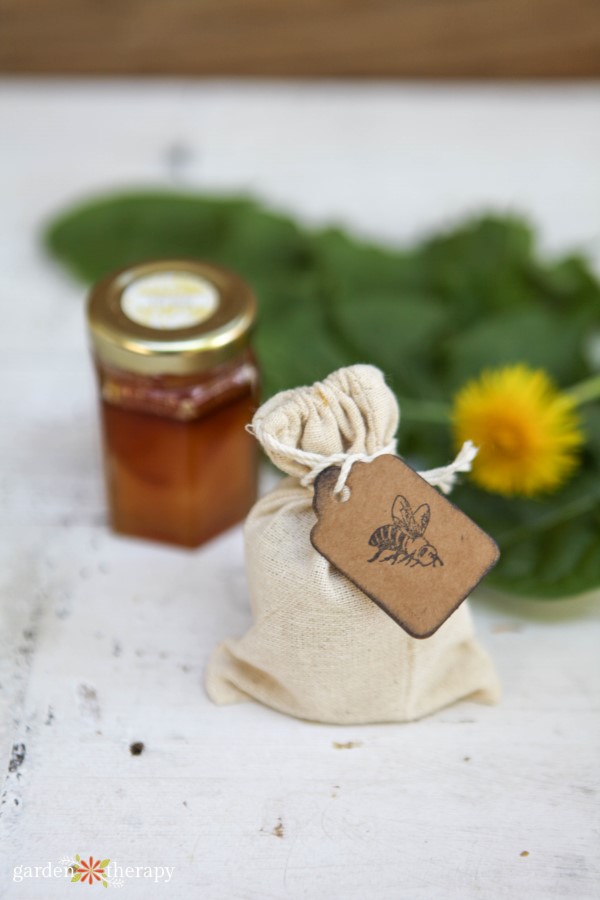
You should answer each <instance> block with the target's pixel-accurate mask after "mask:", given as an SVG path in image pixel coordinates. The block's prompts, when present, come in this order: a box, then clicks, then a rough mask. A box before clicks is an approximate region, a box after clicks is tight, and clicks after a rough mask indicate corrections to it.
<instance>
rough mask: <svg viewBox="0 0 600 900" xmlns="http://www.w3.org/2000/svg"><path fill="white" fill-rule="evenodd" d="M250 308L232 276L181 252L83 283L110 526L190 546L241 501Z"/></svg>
mask: <svg viewBox="0 0 600 900" xmlns="http://www.w3.org/2000/svg"><path fill="white" fill-rule="evenodd" d="M156 275H158V276H160V277H159V279H157V278H156V277H155V276H156ZM129 286H133V291H131V290H130V291H129V292H128V291H127V288H128V287H129ZM205 288H206V290H205ZM182 298H183V301H184V302H181V300H182ZM254 309H255V306H254V298H253V297H252V294H251V292H250V291H249V288H248V287H247V286H246V285H245V284H244V283H243V282H241V281H240V280H239V279H237V278H236V276H234V275H232V274H231V273H228V272H226V271H225V270H223V269H220V268H217V267H213V266H209V265H207V264H200V263H190V262H186V261H168V262H163V263H150V264H145V265H144V266H141V267H135V268H134V269H128V270H123V271H121V272H119V273H116V274H115V275H113V276H110V277H109V279H105V281H104V282H102V283H101V284H100V285H99V286H98V287H97V288H96V289H95V291H94V292H92V296H91V299H90V307H89V316H90V328H91V333H92V342H93V347H94V355H95V358H96V368H97V373H98V379H99V385H100V396H101V414H102V432H103V445H104V457H105V474H106V483H107V492H108V503H109V516H110V522H111V525H112V527H113V528H114V529H115V530H116V531H118V532H120V533H123V534H129V535H135V536H138V537H143V538H149V539H152V540H158V541H167V542H170V543H174V544H179V545H181V546H185V547H197V546H199V545H200V544H202V543H203V542H204V541H206V540H208V539H210V538H211V537H214V536H215V535H217V534H219V533H220V532H221V531H223V530H224V529H226V528H228V527H230V526H231V525H234V524H235V523H236V522H239V521H240V520H241V519H243V518H244V517H245V515H246V513H247V512H248V510H249V509H250V507H251V505H252V504H253V502H254V500H255V497H256V468H257V461H256V449H255V445H256V442H255V441H254V440H253V439H252V437H251V436H250V435H249V434H247V433H246V431H245V425H246V424H247V423H248V422H249V421H250V420H251V418H252V415H253V413H254V410H255V409H256V406H257V403H258V372H257V368H256V364H255V361H254V357H253V354H252V352H251V350H250V349H249V346H248V334H249V331H250V327H251V325H252V322H253V321H254ZM107 310H108V311H107ZM107 321H108V323H109V327H107V326H106V322H107Z"/></svg>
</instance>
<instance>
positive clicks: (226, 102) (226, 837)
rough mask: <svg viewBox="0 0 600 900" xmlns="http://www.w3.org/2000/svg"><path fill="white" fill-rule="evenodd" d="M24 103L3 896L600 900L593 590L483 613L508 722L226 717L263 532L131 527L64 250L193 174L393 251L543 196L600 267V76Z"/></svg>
mask: <svg viewBox="0 0 600 900" xmlns="http://www.w3.org/2000/svg"><path fill="white" fill-rule="evenodd" d="M0 89H1V94H0V131H1V133H2V142H1V145H0V153H1V161H2V165H1V167H0V180H1V191H0V197H1V206H0V300H1V306H0V315H1V317H2V319H1V325H0V411H1V414H0V465H1V468H0V498H1V506H0V559H1V565H0V585H1V588H0V591H1V594H0V618H1V622H2V631H1V650H2V653H1V658H0V676H1V677H0V737H1V742H0V753H1V757H2V759H3V760H4V762H3V765H4V764H5V763H6V762H7V761H8V759H9V757H10V753H11V747H12V745H13V744H21V743H23V744H25V746H26V756H25V758H24V761H23V762H22V764H21V765H19V766H18V767H16V769H15V766H16V764H17V763H18V759H15V762H14V763H13V769H15V771H12V772H10V773H9V774H8V778H7V780H6V784H5V786H4V792H3V794H2V807H1V811H2V820H1V825H0V828H1V829H2V831H1V842H0V847H1V848H2V850H1V855H2V868H1V869H0V885H1V887H0V895H1V896H2V897H6V898H11V900H12V898H38V897H40V898H41V897H43V898H44V900H48V898H55V897H63V896H65V895H68V896H71V894H72V895H73V896H75V893H76V892H77V891H80V890H81V887H80V886H78V885H69V886H68V887H67V885H66V883H65V882H63V881H59V880H49V879H37V880H33V879H31V880H25V881H23V882H20V883H15V882H14V881H13V880H12V872H13V867H14V866H16V865H22V866H36V865H37V866H44V865H46V864H47V863H48V862H52V863H53V864H55V863H57V862H58V860H59V859H60V858H61V857H62V856H65V855H70V854H74V853H76V852H79V853H81V854H85V855H89V854H92V855H94V856H95V857H96V858H102V857H110V858H111V859H112V860H116V861H117V862H118V863H119V864H120V865H122V866H175V872H174V874H173V877H172V879H171V881H170V883H169V884H168V885H167V884H164V883H159V884H154V883H153V882H149V881H147V880H144V879H128V880H127V881H126V883H125V885H124V886H123V887H122V888H121V890H122V896H126V897H132V898H138V897H139V898H147V897H150V896H167V895H168V896H170V897H174V898H188V897H198V898H200V897H201V898H203V900H238V898H240V900H242V898H243V900H259V898H260V900H271V898H273V900H274V898H277V900H279V898H311V900H312V898H338V897H340V898H341V897H348V898H367V900H370V898H377V900H379V898H386V900H387V898H394V900H395V898H406V900H419V898H438V897H439V898H450V900H452V898H457V900H458V898H460V900H468V898H494V900H502V898H507V900H508V898H510V900H513V898H516V897H528V898H531V900H537V898H539V900H552V898H559V897H560V898H562V897H565V898H566V897H572V898H577V900H586V898H592V897H597V896H598V894H599V882H598V858H597V833H598V825H599V821H598V802H597V793H596V790H597V786H598V784H597V774H598V771H597V769H598V746H599V743H600V742H599V727H598V717H597V706H598V696H597V685H598V674H599V671H598V669H599V667H598V632H599V628H598V620H599V616H598V609H597V603H595V602H594V598H587V599H583V600H581V599H580V600H577V601H571V602H569V603H554V604H548V605H535V604H532V603H526V602H518V601H515V600H511V601H507V600H502V599H497V598H496V599H492V598H490V597H485V596H481V597H479V598H478V599H476V601H475V603H474V612H475V618H476V621H477V625H478V629H479V633H480V636H481V639H482V641H483V642H484V643H485V644H486V645H487V647H488V648H489V649H490V651H491V652H492V654H493V656H494V658H495V660H496V663H497V666H498V669H499V671H500V675H501V678H502V682H503V686H504V698H503V701H502V703H501V705H500V706H498V707H497V708H485V707H480V706H477V705H475V704H469V703H465V704H461V705H458V706H455V707H453V708H451V709H447V710H445V711H444V712H442V713H440V714H439V715H437V716H435V717H433V718H430V719H427V720H425V721H422V722H419V723H415V724H411V725H404V726H390V725H386V726H369V727H363V728H360V727H351V728H346V727H344V728H336V727H327V726H323V725H311V724H308V723H304V722H298V721H295V720H292V719H288V718H285V717H284V716H281V715H278V714H276V713H274V712H272V711H270V710H268V709H265V708H262V707H260V706H258V705H254V704H247V705H242V706H236V707H228V708H215V707H214V706H212V705H211V704H210V703H209V701H208V700H207V698H206V696H205V694H204V692H203V686H202V678H203V669H204V665H205V662H206V659H207V655H208V653H209V652H210V650H211V648H212V647H213V645H214V644H215V642H217V641H218V640H219V639H221V638H222V637H224V636H226V635H230V634H237V633H240V632H242V631H243V630H244V628H245V627H246V626H247V625H248V622H249V612H248V605H247V596H246V588H245V583H244V572H243V555H242V542H241V535H240V531H239V529H236V530H234V531H232V532H230V533H228V534H226V535H225V536H224V537H222V538H221V539H219V540H217V541H215V542H213V543H212V544H211V545H209V546H207V547H206V548H204V549H202V550H201V551H199V552H196V553H187V552H178V551H177V550H171V549H165V548H162V547H158V546H153V545H150V544H144V543H141V542H136V541H130V540H124V539H119V538H116V537H114V536H112V535H111V534H110V533H109V532H108V531H107V529H106V526H105V509H104V500H103V493H102V484H101V478H100V470H99V453H98V435H97V422H96V409H95V394H94V385H93V382H92V377H91V371H90V367H89V364H88V357H87V349H86V342H85V337H84V328H83V313H82V310H83V305H82V290H81V288H80V286H78V285H76V284H74V283H72V282H71V281H70V280H69V279H68V278H67V277H66V276H65V275H64V274H63V273H62V272H61V271H59V270H58V269H57V268H56V267H55V266H54V265H53V264H52V263H51V262H49V261H48V260H47V259H45V258H44V256H43V254H42V252H41V251H40V249H39V247H38V245H37V243H36V242H37V235H38V229H39V227H40V224H41V222H42V221H43V220H44V219H45V218H46V217H48V216H49V215H50V214H51V213H52V212H53V211H55V210H56V209H58V208H59V207H60V206H61V205H63V204H65V203H67V202H69V201H71V200H73V199H75V198H77V197H79V196H81V195H82V194H83V193H85V192H89V191H92V190H100V189H103V188H107V187H115V186H120V185H130V184H132V183H133V184H148V183H150V184H155V185H164V184H174V183H175V184H179V185H189V186H193V187H197V188H203V189H211V190H217V189H218V190H221V189H227V190H235V189H238V188H243V189H247V190H250V191H253V192H256V193H258V194H260V195H262V196H264V197H266V198H268V199H270V200H271V201H273V203H274V204H276V205H278V206H280V207H283V208H287V209H290V210H293V211H295V212H297V213H299V214H301V215H302V216H304V217H305V218H307V219H308V220H310V221H315V222H324V221H331V220H333V219H336V220H338V221H342V222H344V223H346V224H348V225H351V226H352V227H354V228H355V229H356V230H360V231H361V232H363V233H366V234H370V235H375V236H378V237H381V238H385V239H389V240H391V241H397V240H406V239H409V238H411V237H413V236H415V235H418V234H420V233H422V232H424V231H425V230H427V228H429V227H434V226H438V225H440V224H441V223H443V222H448V221H452V220H454V219H455V218H456V217H458V216H460V215H462V214H463V213H464V212H466V211H469V210H474V209H480V208H482V207H488V206H490V207H495V208H500V209H520V210H523V211H524V212H526V213H528V214H529V215H530V216H531V217H532V218H533V219H534V220H535V221H536V223H537V224H538V225H539V226H540V228H541V230H542V236H543V242H544V246H545V247H546V248H548V249H551V250H557V249H566V248H569V247H584V248H586V249H587V251H588V252H589V253H590V254H591V255H592V256H593V257H594V258H595V259H596V261H597V262H598V261H600V219H599V213H598V210H599V209H600V173H599V170H598V165H597V161H598V158H600V89H599V88H598V87H597V86H593V85H592V86H587V87H576V86H573V87H558V86H548V87H545V88H531V87H530V88H522V87H511V88H508V87H496V88H477V87H470V88H466V87H458V86H450V87H416V86H415V87H410V86H408V87H399V86H392V85H369V86H360V85H348V86H336V85H329V86H324V85H319V84H314V85H306V86H294V85H285V86H284V85H280V86H277V85H271V86H269V85H261V84H260V83H259V84H253V85H248V84H246V85H243V84H235V83H233V84H222V83H215V84H211V83H205V84H204V85H198V84H192V83H177V82H172V83H161V82H149V83H145V84H136V83H134V82H124V83H110V82H105V83H103V84H93V83H85V82H83V83H79V84H66V83H57V82H55V83H41V82H36V81H23V82H10V81H5V82H4V83H2V84H1V85H0ZM440 462H442V461H441V460H440ZM132 741H143V742H144V744H145V750H144V752H143V754H142V755H141V756H137V757H134V756H132V755H131V754H130V752H129V749H128V748H129V745H130V743H131V742H132ZM348 743H350V744H351V746H350V747H339V746H336V745H339V744H342V745H343V744H348ZM524 851H527V852H528V854H529V855H527V856H524V855H522V854H523V852H524ZM97 889H98V890H100V887H99V886H98V887H97ZM69 892H71V893H69ZM74 892H75V893H74Z"/></svg>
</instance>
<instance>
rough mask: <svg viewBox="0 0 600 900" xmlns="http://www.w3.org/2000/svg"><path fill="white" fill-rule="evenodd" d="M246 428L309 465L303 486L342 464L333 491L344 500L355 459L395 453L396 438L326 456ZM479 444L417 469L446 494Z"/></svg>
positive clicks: (468, 467)
mask: <svg viewBox="0 0 600 900" xmlns="http://www.w3.org/2000/svg"><path fill="white" fill-rule="evenodd" d="M246 431H247V432H249V434H252V435H254V437H255V438H256V439H257V440H258V441H260V443H261V444H262V445H263V447H266V448H268V449H269V450H271V451H273V452H275V453H278V454H281V455H282V456H285V457H287V458H288V459H291V460H293V461H294V462H297V463H299V464H300V465H302V466H306V468H307V470H308V471H307V472H306V474H305V475H303V476H302V477H301V478H300V484H301V485H302V486H303V487H310V486H311V485H312V484H313V483H314V481H315V479H316V478H317V476H318V475H320V474H321V472H323V471H324V470H325V469H328V468H329V467H330V466H339V467H340V474H339V476H338V479H337V481H336V483H335V487H334V489H333V493H334V494H341V499H342V500H348V499H349V497H350V490H349V488H348V487H347V486H346V481H347V479H348V475H349V474H350V470H351V469H352V466H353V465H354V463H357V462H366V463H370V462H373V460H374V459H377V457H378V456H383V455H384V454H386V453H389V454H392V455H395V454H396V440H395V439H394V440H392V441H390V443H389V444H387V445H386V446H385V447H381V449H379V450H376V451H375V453H370V454H368V453H342V452H340V453H332V454H331V455H330V456H325V455H324V454H322V453H311V452H310V451H308V450H300V448H299V447H292V446H290V445H289V444H284V443H283V442H282V441H280V440H278V439H277V438H276V437H274V436H273V435H272V434H269V433H267V432H265V431H264V430H263V428H262V425H261V424H259V423H257V424H256V425H246ZM477 449H478V448H477V447H476V446H475V445H474V444H473V442H472V441H465V443H464V444H463V445H462V447H461V449H460V451H459V452H458V455H457V456H456V459H454V460H453V462H451V463H449V464H448V465H447V466H440V467H439V468H437V469H428V470H426V471H425V472H417V475H420V476H421V478H423V479H424V480H425V481H426V482H427V483H428V484H430V485H432V486H433V487H438V488H439V489H440V491H441V492H442V493H443V494H449V493H450V491H451V490H452V488H453V487H454V484H455V482H456V476H457V475H458V474H459V473H460V472H470V471H471V463H472V462H473V460H474V459H475V457H476V456H477Z"/></svg>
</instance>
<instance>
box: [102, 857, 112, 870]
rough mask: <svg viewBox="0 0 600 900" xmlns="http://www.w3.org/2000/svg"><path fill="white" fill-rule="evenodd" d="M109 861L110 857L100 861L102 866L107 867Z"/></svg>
mask: <svg viewBox="0 0 600 900" xmlns="http://www.w3.org/2000/svg"><path fill="white" fill-rule="evenodd" d="M109 862H110V859H103V860H102V862H101V863H100V868H101V869H105V868H106V867H107V865H108V864H109Z"/></svg>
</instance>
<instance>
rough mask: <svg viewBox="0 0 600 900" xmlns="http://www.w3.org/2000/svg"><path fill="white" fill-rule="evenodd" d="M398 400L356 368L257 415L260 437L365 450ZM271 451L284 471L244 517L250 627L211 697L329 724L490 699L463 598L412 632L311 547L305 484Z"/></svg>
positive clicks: (223, 657) (222, 652) (222, 667)
mask: <svg viewBox="0 0 600 900" xmlns="http://www.w3.org/2000/svg"><path fill="white" fill-rule="evenodd" d="M398 419H399V414H398V407H397V403H396V400H395V398H394V395H393V394H392V392H391V391H390V389H389V388H388V387H387V385H386V384H385V381H384V378H383V375H382V373H381V372H380V371H379V370H378V369H376V368H374V367H373V366H367V365H357V366H352V367H350V368H347V369H340V370H339V371H337V372H334V373H333V374H332V375H330V376H329V377H328V378H326V379H325V380H324V381H323V382H319V383H317V384H315V385H313V386H312V387H301V388H297V389H295V390H291V391H285V392H283V393H281V394H278V395H277V396H275V397H273V398H272V399H271V400H269V401H267V403H265V404H264V405H263V406H262V407H261V408H260V409H259V410H258V411H257V413H256V415H255V417H254V421H253V425H254V427H255V430H256V431H257V433H260V432H261V431H262V433H263V434H264V435H265V434H270V435H272V436H274V437H276V438H277V439H278V440H279V441H281V442H282V443H284V444H286V445H289V446H291V447H296V448H300V449H302V450H306V451H309V452H316V453H320V454H323V455H331V454H333V453H339V452H345V453H367V454H373V453H375V452H377V451H378V450H380V449H381V448H382V447H385V446H386V445H388V444H389V443H390V441H391V440H392V438H393V436H394V433H395V431H396V428H397V425H398ZM266 449H267V452H268V453H269V456H270V457H271V459H272V460H273V462H274V463H275V464H276V465H277V466H278V467H279V468H280V469H282V470H283V471H284V472H286V473H287V474H288V475H290V476H292V477H289V478H285V479H284V480H283V481H282V482H281V483H280V484H279V486H278V487H276V488H275V490H273V491H271V493H270V494H268V495H267V496H266V497H263V498H262V499H261V500H259V501H258V502H257V503H256V504H255V506H254V507H253V509H252V510H251V512H250V514H249V516H248V518H247V520H246V524H245V532H244V534H245V545H246V567H247V575H248V584H249V589H250V598H251V604H252V611H253V615H254V624H253V625H252V627H251V628H250V630H249V631H248V632H247V634H245V635H244V636H243V637H242V638H239V639H237V640H236V639H230V640H226V641H225V642H224V643H222V644H221V645H220V646H218V647H217V648H216V650H215V651H214V653H213V655H212V658H211V659H210V662H209V665H208V672H207V679H206V687H207V691H208V694H209V696H210V697H211V699H212V700H213V701H214V702H215V703H220V704H224V703H236V702H240V701H243V700H249V699H254V700H258V701H260V702H261V703H264V704H266V705H267V706H271V707H273V708H274V709H277V710H279V711H280V712H284V713H288V714H290V715H293V716H297V717H298V718H301V719H309V720H311V721H315V722H327V723H333V724H361V723H368V722H406V721H410V720H412V719H418V718H420V717H422V716H426V715H428V714H429V713H433V712H435V711H436V710H438V709H441V708H442V707H444V706H447V705H449V704H450V703H454V702H455V701H457V700H461V699H464V698H467V697H468V698H470V699H476V700H479V701H482V702H488V703H489V702H494V701H496V700H497V699H498V695H499V687H498V681H497V678H496V675H495V673H494V669H493V667H492V664H491V661H490V659H489V657H488V656H487V654H486V653H485V651H484V650H483V649H482V648H481V647H480V646H479V644H478V643H477V641H476V639H475V636H474V634H473V627H472V623H471V616H470V613H469V610H468V607H467V603H466V602H465V603H463V604H462V605H461V606H460V607H459V609H458V610H457V611H456V612H455V613H454V614H453V615H452V616H450V618H449V619H448V620H447V621H446V622H445V623H444V624H443V625H442V627H441V628H440V629H439V630H438V631H437V632H436V633H435V634H434V635H433V636H432V637H430V638H427V639H425V640H418V639H416V638H412V637H410V635H408V634H406V632H405V631H403V630H402V628H400V627H399V626H398V625H397V624H396V623H395V622H394V621H393V620H392V619H391V618H390V617H389V616H387V615H386V614H385V613H384V612H382V610H381V609H379V607H378V606H376V605H375V603H373V602H372V601H371V600H369V598H368V597H367V596H366V595H365V594H363V593H362V591H360V590H359V589H358V588H357V587H355V586H354V585H353V584H352V583H351V582H350V581H348V579H347V578H346V577H345V576H344V575H342V574H341V573H339V572H338V571H337V570H336V569H334V568H333V567H332V566H331V564H330V563H329V562H328V561H327V560H326V559H325V558H324V557H322V556H321V555H320V554H319V553H317V551H316V550H315V549H314V548H313V546H312V544H311V542H310V532H311V529H312V527H313V525H314V524H315V521H316V519H315V513H314V512H313V509H312V499H313V489H312V487H303V486H302V485H301V484H300V481H299V479H300V478H301V477H302V476H303V475H306V473H307V471H308V470H307V468H306V467H305V466H304V465H302V463H300V462H297V461H294V460H292V459H289V458H288V457H287V456H286V455H285V454H284V453H282V452H269V449H268V448H266Z"/></svg>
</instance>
